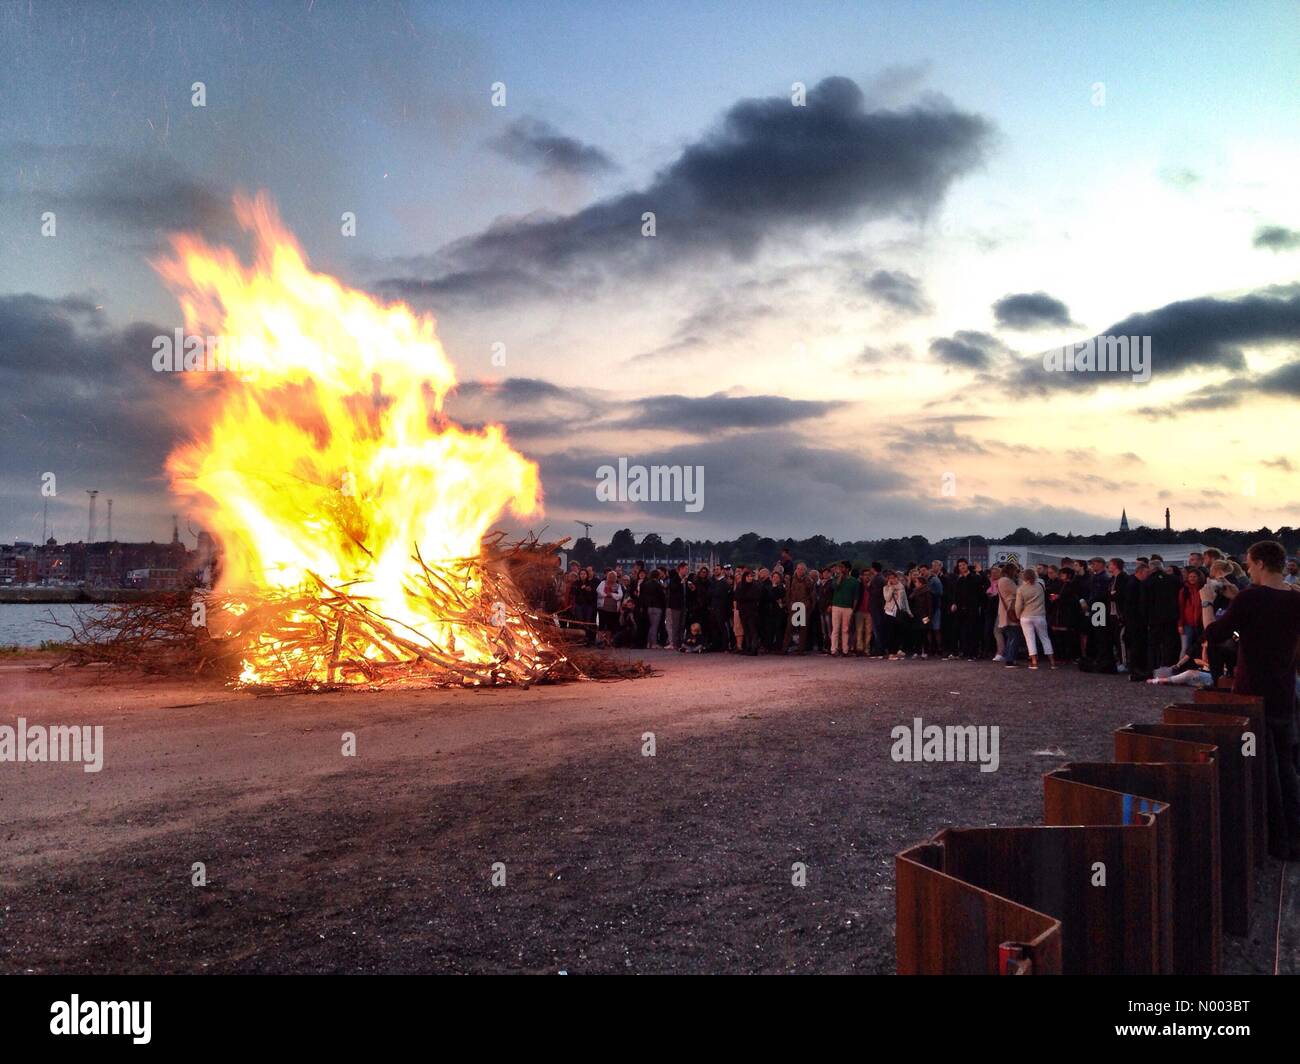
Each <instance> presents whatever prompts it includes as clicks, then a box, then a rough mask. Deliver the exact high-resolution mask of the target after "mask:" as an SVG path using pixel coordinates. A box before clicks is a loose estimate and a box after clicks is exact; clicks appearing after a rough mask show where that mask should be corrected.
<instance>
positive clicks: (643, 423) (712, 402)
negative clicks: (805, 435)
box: [617, 392, 843, 435]
mask: <svg viewBox="0 0 1300 1064" xmlns="http://www.w3.org/2000/svg"><path fill="white" fill-rule="evenodd" d="M842 405H843V404H842V403H839V402H834V401H816V400H809V399H787V398H785V397H784V396H781V395H725V394H723V393H722V392H717V393H715V394H713V395H707V396H702V397H695V396H686V395H651V396H647V397H646V398H644V399H638V400H636V402H635V403H633V404H632V406H633V407H634V409H635V413H633V414H630V415H629V416H627V417H625V418H622V419H621V420H619V421H618V422H617V425H618V426H619V427H621V428H632V429H662V430H667V431H674V432H690V433H699V434H702V435H703V434H708V433H711V432H718V431H722V430H724V429H773V428H781V427H784V426H787V425H791V424H793V423H795V422H798V421H807V420H810V419H812V418H819V417H823V416H825V415H826V414H828V413H830V412H831V411H832V410H835V409H837V408H838V407H840V406H842Z"/></svg>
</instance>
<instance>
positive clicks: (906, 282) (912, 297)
mask: <svg viewBox="0 0 1300 1064" xmlns="http://www.w3.org/2000/svg"><path fill="white" fill-rule="evenodd" d="M862 286H863V287H864V288H865V289H866V290H867V292H868V293H869V294H870V295H872V296H874V297H875V298H876V299H878V300H880V301H881V302H882V303H885V304H886V305H888V306H889V307H891V308H893V309H894V310H897V311H901V312H902V313H904V314H925V313H927V312H928V311H929V310H930V303H929V300H927V299H926V298H925V292H924V290H923V289H922V286H921V281H920V278H917V277H913V276H912V275H911V274H910V273H904V272H903V271H901V270H877V271H876V272H875V273H873V274H872V275H871V276H870V277H868V278H867V279H866V280H865V281H863V282H862Z"/></svg>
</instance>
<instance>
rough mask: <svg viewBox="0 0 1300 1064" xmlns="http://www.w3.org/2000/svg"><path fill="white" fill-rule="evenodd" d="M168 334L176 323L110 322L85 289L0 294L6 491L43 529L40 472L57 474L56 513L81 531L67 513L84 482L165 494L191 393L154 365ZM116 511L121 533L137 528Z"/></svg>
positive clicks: (0, 485)
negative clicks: (157, 345) (49, 294)
mask: <svg viewBox="0 0 1300 1064" xmlns="http://www.w3.org/2000/svg"><path fill="white" fill-rule="evenodd" d="M162 334H165V335H170V334H171V329H170V328H161V327H159V326H157V325H152V324H148V323H143V322H139V323H134V324H131V325H128V326H126V327H124V328H114V327H112V326H111V325H110V324H109V323H108V322H107V321H106V320H105V315H104V313H103V311H101V310H99V309H97V306H96V304H95V302H94V301H93V300H92V299H90V298H88V297H84V296H80V295H76V296H68V297H65V298H62V299H48V298H45V297H43V296H38V295H33V294H30V293H24V294H15V295H7V296H0V425H3V426H4V428H3V433H4V447H3V450H4V456H5V463H4V469H3V470H0V478H2V479H0V494H4V495H6V496H9V497H12V498H14V499H16V500H19V501H21V502H22V503H23V504H24V505H25V506H26V511H24V513H26V512H31V511H32V510H33V507H34V508H35V511H34V512H36V513H37V525H36V527H37V528H38V529H39V511H40V506H41V500H40V497H39V492H38V488H39V483H40V479H39V478H40V475H41V474H42V473H44V472H53V473H54V474H55V476H56V478H57V483H58V487H59V496H58V497H57V501H56V502H54V503H52V504H51V507H50V511H51V514H52V515H57V517H58V519H59V521H60V526H61V527H62V528H64V529H65V531H66V530H67V529H68V528H72V527H77V528H80V529H82V530H83V532H84V524H81V523H80V520H78V521H77V522H72V521H71V520H70V519H69V513H71V514H72V515H73V516H75V512H76V510H77V509H78V508H84V505H85V496H84V495H82V494H81V491H82V489H83V488H99V489H103V490H104V491H105V492H106V494H108V495H117V496H118V497H119V499H122V498H123V497H124V496H127V495H131V494H135V495H145V496H148V495H152V496H153V497H154V499H155V501H157V500H158V499H161V498H164V497H165V490H164V487H163V472H162V465H163V460H164V459H165V458H166V456H167V453H168V452H169V451H170V450H171V447H172V446H173V444H174V442H175V441H176V439H177V438H178V437H179V436H180V435H181V433H183V432H184V419H185V417H186V415H187V413H188V412H189V411H190V410H191V409H192V407H191V402H192V395H191V394H190V392H191V390H190V389H188V388H186V387H185V386H184V384H183V382H182V381H180V380H179V379H177V376H176V375H175V374H167V373H155V372H154V371H153V369H152V366H151V360H152V357H153V340H154V337H156V336H158V335H162ZM74 500H75V501H74ZM161 508H162V507H161V506H159V509H161ZM64 511H66V512H64ZM83 512H84V510H83ZM116 516H117V518H118V526H117V527H118V529H119V530H123V529H127V528H130V527H131V524H130V522H131V517H130V515H129V514H128V513H126V512H122V511H119V512H118V513H117V515H116ZM28 525H29V527H30V517H29V518H28Z"/></svg>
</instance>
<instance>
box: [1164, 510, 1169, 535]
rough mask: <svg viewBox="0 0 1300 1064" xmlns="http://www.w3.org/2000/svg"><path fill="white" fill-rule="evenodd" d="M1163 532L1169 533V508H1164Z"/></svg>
mask: <svg viewBox="0 0 1300 1064" xmlns="http://www.w3.org/2000/svg"><path fill="white" fill-rule="evenodd" d="M1165 531H1166V532H1168V531H1169V507H1168V506H1166V507H1165Z"/></svg>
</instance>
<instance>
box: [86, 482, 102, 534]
mask: <svg viewBox="0 0 1300 1064" xmlns="http://www.w3.org/2000/svg"><path fill="white" fill-rule="evenodd" d="M86 494H87V495H89V496H90V519H89V521H88V522H87V527H86V542H87V543H94V542H95V499H97V498H98V497H99V492H98V490H96V491H91V490H90V489H89V488H87V489H86Z"/></svg>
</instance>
